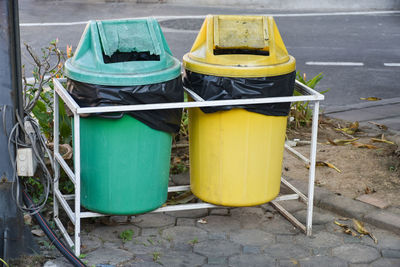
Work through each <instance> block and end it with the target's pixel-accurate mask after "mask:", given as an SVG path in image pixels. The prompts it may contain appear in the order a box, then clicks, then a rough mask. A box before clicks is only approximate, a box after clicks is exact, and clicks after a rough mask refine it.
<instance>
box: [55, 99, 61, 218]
mask: <svg viewBox="0 0 400 267" xmlns="http://www.w3.org/2000/svg"><path fill="white" fill-rule="evenodd" d="M53 105H54V114H53V116H54V117H53V120H54V128H53V135H54V136H53V138H54V141H53V142H54V155H53V162H54V186H53V217H54V219H55V220H57V219H58V217H59V206H58V200H57V196H56V191H57V190H59V183H58V182H59V179H60V164H59V163H58V161H57V159H56V155H57V154H58V153H59V143H60V139H59V137H60V135H59V127H60V123H59V118H60V117H59V113H60V112H59V96H58V94H57V93H54V102H53Z"/></svg>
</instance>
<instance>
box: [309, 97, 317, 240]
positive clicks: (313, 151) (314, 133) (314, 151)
mask: <svg viewBox="0 0 400 267" xmlns="http://www.w3.org/2000/svg"><path fill="white" fill-rule="evenodd" d="M318 116H319V101H316V102H315V104H314V108H313V118H312V127H311V149H310V150H311V151H310V170H309V172H308V175H309V176H308V201H307V236H311V235H312V215H313V206H314V181H315V163H316V158H317V136H318Z"/></svg>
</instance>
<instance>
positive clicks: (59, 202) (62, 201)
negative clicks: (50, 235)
mask: <svg viewBox="0 0 400 267" xmlns="http://www.w3.org/2000/svg"><path fill="white" fill-rule="evenodd" d="M53 82H54V91H55V94H54V162H55V175H54V176H55V177H54V220H55V222H56V225H57V227H58V228H59V229H60V231H61V233H62V234H63V236H64V238H65V240H66V241H67V243H68V244H69V245H70V246H71V247H74V252H75V254H76V255H77V256H79V255H80V248H81V239H80V231H81V219H82V218H91V217H100V216H109V215H108V214H101V213H95V212H88V211H81V195H80V194H81V166H80V115H81V114H90V113H99V112H124V111H135V110H157V109H174V108H194V107H214V106H225V105H248V104H267V103H285V102H297V101H309V102H314V105H313V117H312V127H311V146H310V159H307V158H306V157H304V156H303V155H301V154H300V153H299V152H297V151H296V150H294V149H293V148H291V147H289V146H288V145H285V148H286V149H288V150H289V151H290V152H292V153H294V154H296V155H297V156H298V157H300V158H301V159H302V160H303V161H305V162H307V163H309V165H310V168H309V173H308V178H309V179H308V194H307V196H306V195H304V194H303V193H301V192H300V190H298V189H297V188H296V187H294V186H293V185H292V184H290V183H289V182H288V181H287V180H286V179H284V177H282V178H281V183H282V184H284V185H285V186H287V187H288V188H289V189H291V190H292V191H293V193H294V194H286V195H280V196H278V197H276V198H275V199H274V200H273V201H271V205H272V206H274V207H275V208H276V209H277V210H278V211H279V212H280V213H281V214H282V215H283V216H284V217H286V218H287V219H288V220H289V221H290V222H291V223H293V224H294V225H295V226H297V227H299V228H300V229H302V230H303V231H304V232H305V233H306V235H307V236H311V234H312V214H313V198H314V180H315V162H316V150H317V133H318V115H319V102H320V101H322V100H324V96H323V95H321V94H320V93H318V92H317V91H315V90H313V89H311V88H309V87H308V86H306V85H304V84H302V83H300V82H298V81H296V83H295V90H296V91H297V92H299V93H300V94H301V95H299V96H286V97H269V98H252V99H234V100H215V101H205V100H204V99H202V98H201V97H200V96H198V95H197V94H195V93H194V92H192V91H191V90H189V89H187V88H185V90H186V92H187V93H188V94H189V95H190V96H191V97H192V98H193V99H194V100H195V101H194V102H177V103H157V104H141V105H122V106H107V107H85V108H83V107H80V106H79V105H78V104H77V103H76V102H75V100H74V99H73V98H72V97H71V96H70V95H69V93H68V92H67V91H66V89H65V88H64V86H63V85H62V84H63V83H65V82H66V79H53ZM59 97H60V98H61V99H62V101H64V103H65V104H66V105H67V106H68V108H69V109H70V110H71V111H72V113H73V117H74V127H73V131H74V133H73V134H74V140H73V148H74V149H73V150H74V151H73V153H74V170H72V169H71V168H70V167H69V166H68V164H67V163H66V162H65V160H64V159H63V157H62V156H61V154H60V151H59V143H60V139H59ZM60 167H61V168H62V169H63V170H64V171H65V172H66V174H67V175H68V177H69V179H70V180H71V181H72V182H73V184H74V186H75V194H72V195H63V194H62V193H61V191H60V189H59V181H58V180H59V177H60ZM189 189H190V185H186V186H172V187H169V188H168V192H178V191H186V190H189ZM294 199H300V200H302V201H303V202H304V203H305V204H306V205H307V221H306V225H304V224H302V223H301V222H299V221H298V220H297V219H296V218H295V217H294V216H293V215H292V214H290V213H289V212H288V211H287V210H285V209H284V208H283V207H282V206H281V205H280V204H278V202H279V201H284V200H294ZM68 200H69V201H71V200H73V203H74V204H73V208H72V207H71V206H70V204H69V203H68ZM60 206H61V208H62V209H63V210H64V211H65V212H66V213H67V215H68V218H69V219H70V220H71V222H72V223H73V224H74V240H72V238H71V237H70V236H69V234H68V232H67V230H66V228H65V226H64V225H63V223H62V222H61V220H60V218H59V209H60ZM215 207H221V206H216V205H213V204H209V203H204V202H203V203H194V204H180V205H173V206H166V207H161V208H159V209H156V210H154V211H152V212H167V211H178V210H193V209H204V208H215Z"/></svg>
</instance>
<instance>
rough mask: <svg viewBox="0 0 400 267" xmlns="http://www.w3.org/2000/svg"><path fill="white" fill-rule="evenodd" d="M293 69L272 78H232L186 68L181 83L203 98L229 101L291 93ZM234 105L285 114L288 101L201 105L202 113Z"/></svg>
mask: <svg viewBox="0 0 400 267" xmlns="http://www.w3.org/2000/svg"><path fill="white" fill-rule="evenodd" d="M295 78H296V72H295V71H294V72H291V73H289V74H285V75H279V76H273V77H259V78H236V77H235V78H233V77H219V76H212V75H204V74H200V73H196V72H192V71H188V70H185V71H184V75H183V84H184V86H185V87H187V88H189V89H191V90H192V91H194V92H195V93H196V94H198V95H199V96H200V97H202V98H203V99H204V100H228V99H247V98H265V97H278V96H292V95H293V90H294V82H295ZM233 108H244V109H246V110H248V111H251V112H255V113H260V114H264V115H270V116H287V115H288V114H289V111H290V102H288V103H271V104H251V105H237V106H236V105H235V106H219V107H203V108H201V110H202V111H203V112H204V113H213V112H217V111H223V110H231V109H233Z"/></svg>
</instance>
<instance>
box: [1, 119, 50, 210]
mask: <svg viewBox="0 0 400 267" xmlns="http://www.w3.org/2000/svg"><path fill="white" fill-rule="evenodd" d="M16 113H17V112H16ZM46 143H47V140H46V138H45V137H44V136H43V135H42V133H41V131H40V127H39V124H38V123H37V121H36V120H35V119H34V118H32V117H31V116H30V115H27V114H26V115H25V117H24V119H23V120H21V118H20V117H19V116H18V113H17V123H16V124H15V125H14V126H13V127H12V129H11V132H10V134H9V136H8V153H9V156H10V160H11V165H12V167H13V177H14V181H15V182H14V183H13V184H12V195H13V198H14V200H15V202H16V204H17V206H18V208H19V209H20V210H22V211H23V212H26V213H28V214H30V215H33V214H36V213H37V212H39V211H40V210H42V209H43V207H44V206H45V205H46V202H47V200H48V197H49V194H50V186H51V185H52V179H53V178H52V174H51V172H50V170H49V169H48V167H47V165H46V163H45V161H44V158H45V157H47V158H48V159H49V161H50V166H51V168H52V169H54V162H53V159H52V156H51V153H50V150H49V149H48V147H47V145H46ZM21 147H23V148H32V152H33V158H34V160H35V161H36V162H37V163H38V167H39V168H40V169H41V170H42V173H43V175H40V178H39V179H37V178H35V177H28V178H32V179H34V180H35V181H36V182H38V183H40V184H41V185H42V186H43V194H42V195H41V196H40V197H39V200H38V201H37V203H36V205H34V206H30V207H26V206H24V204H23V203H22V200H21V182H24V184H25V185H26V186H27V184H28V183H27V182H26V179H24V178H21V177H19V176H18V173H17V163H16V155H15V154H16V152H17V151H18V149H19V148H21Z"/></svg>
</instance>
